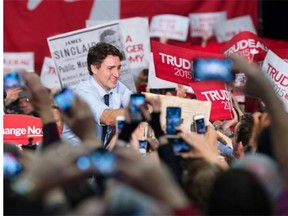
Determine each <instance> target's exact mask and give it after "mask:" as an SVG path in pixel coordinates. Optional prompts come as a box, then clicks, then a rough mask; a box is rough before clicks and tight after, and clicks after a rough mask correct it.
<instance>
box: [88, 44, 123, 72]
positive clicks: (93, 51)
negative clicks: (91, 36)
mask: <svg viewBox="0 0 288 216" xmlns="http://www.w3.org/2000/svg"><path fill="white" fill-rule="evenodd" d="M108 55H112V56H118V57H119V58H120V61H122V59H123V55H122V54H121V52H120V51H119V50H118V49H117V48H116V47H115V46H113V45H111V44H108V43H103V42H101V43H97V44H96V45H95V46H92V47H90V49H89V51H88V55H87V68H88V71H89V74H90V75H93V73H92V71H91V68H90V66H91V64H94V65H96V67H97V68H98V69H99V68H100V66H101V63H102V62H103V60H104V59H105V58H106V57H107V56H108Z"/></svg>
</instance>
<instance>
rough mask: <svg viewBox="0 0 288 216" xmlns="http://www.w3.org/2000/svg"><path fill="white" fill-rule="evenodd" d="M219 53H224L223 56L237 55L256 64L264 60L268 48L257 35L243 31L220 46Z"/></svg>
mask: <svg viewBox="0 0 288 216" xmlns="http://www.w3.org/2000/svg"><path fill="white" fill-rule="evenodd" d="M221 52H222V53H224V55H225V56H229V55H231V54H233V53H237V54H238V55H240V56H242V57H244V58H246V59H248V60H249V61H250V62H252V61H254V62H258V61H263V60H264V58H265V54H266V53H267V52H268V47H267V46H266V45H265V43H264V42H263V40H262V39H261V38H259V37H258V36H257V35H255V34H253V33H252V32H249V31H243V32H240V33H239V34H237V35H235V36H234V37H233V38H232V39H231V40H230V41H228V42H226V43H225V44H224V45H223V46H222V48H221Z"/></svg>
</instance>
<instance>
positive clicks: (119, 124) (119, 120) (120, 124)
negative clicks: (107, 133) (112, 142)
mask: <svg viewBox="0 0 288 216" xmlns="http://www.w3.org/2000/svg"><path fill="white" fill-rule="evenodd" d="M124 126H125V117H124V116H117V117H116V133H117V134H120V133H121V131H122V130H123V128H124Z"/></svg>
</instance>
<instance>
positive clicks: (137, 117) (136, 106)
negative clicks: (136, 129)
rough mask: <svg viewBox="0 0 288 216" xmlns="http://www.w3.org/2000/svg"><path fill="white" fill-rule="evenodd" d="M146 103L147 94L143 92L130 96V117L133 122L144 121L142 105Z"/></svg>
mask: <svg viewBox="0 0 288 216" xmlns="http://www.w3.org/2000/svg"><path fill="white" fill-rule="evenodd" d="M144 103H145V95H143V94H132V95H131V96H130V107H129V110H130V118H131V121H132V122H141V121H143V115H142V112H141V110H140V106H141V105H143V104H144Z"/></svg>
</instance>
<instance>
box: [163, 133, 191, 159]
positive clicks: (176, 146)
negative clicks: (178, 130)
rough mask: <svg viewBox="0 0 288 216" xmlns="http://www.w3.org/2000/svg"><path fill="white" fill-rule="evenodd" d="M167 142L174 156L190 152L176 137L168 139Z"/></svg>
mask: <svg viewBox="0 0 288 216" xmlns="http://www.w3.org/2000/svg"><path fill="white" fill-rule="evenodd" d="M168 142H169V144H170V145H172V147H173V151H174V154H175V155H180V154H182V153H185V152H189V151H190V146H189V144H187V143H186V142H185V141H184V140H183V139H182V138H180V137H178V136H174V137H168Z"/></svg>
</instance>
